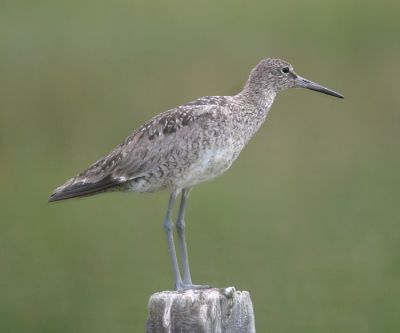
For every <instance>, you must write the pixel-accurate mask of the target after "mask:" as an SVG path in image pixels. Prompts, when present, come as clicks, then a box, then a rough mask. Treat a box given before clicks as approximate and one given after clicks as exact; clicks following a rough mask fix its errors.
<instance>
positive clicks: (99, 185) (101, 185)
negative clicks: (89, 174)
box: [49, 176, 120, 202]
mask: <svg viewBox="0 0 400 333" xmlns="http://www.w3.org/2000/svg"><path fill="white" fill-rule="evenodd" d="M117 185H120V183H119V182H118V181H117V180H115V179H113V178H111V176H107V177H105V178H103V179H101V180H100V181H98V182H95V183H84V182H73V183H72V184H71V185H66V186H61V187H59V188H58V189H56V190H55V191H54V193H53V194H52V195H51V196H50V198H49V202H53V201H60V200H66V199H71V198H76V197H85V196H88V195H93V194H96V193H99V192H104V191H106V190H109V189H111V188H113V187H115V186H117Z"/></svg>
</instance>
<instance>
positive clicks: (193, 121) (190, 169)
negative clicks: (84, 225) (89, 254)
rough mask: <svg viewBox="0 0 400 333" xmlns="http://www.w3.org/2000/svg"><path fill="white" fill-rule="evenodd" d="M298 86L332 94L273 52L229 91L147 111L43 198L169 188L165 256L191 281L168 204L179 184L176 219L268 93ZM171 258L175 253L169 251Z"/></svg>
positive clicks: (254, 124)
mask: <svg viewBox="0 0 400 333" xmlns="http://www.w3.org/2000/svg"><path fill="white" fill-rule="evenodd" d="M295 87H304V88H308V89H312V90H317V91H319V92H323V93H325V94H328V95H332V96H336V97H341V98H343V96H341V95H340V94H338V93H336V92H334V91H332V90H329V89H327V88H324V87H322V86H320V85H317V84H315V83H313V82H310V81H308V80H305V79H303V78H301V77H300V76H298V75H297V74H296V73H295V72H294V71H293V67H292V66H291V65H290V64H289V63H287V62H286V61H283V60H280V59H264V60H262V61H261V62H260V63H259V64H258V65H257V66H256V67H255V68H254V69H253V70H252V72H251V73H250V77H249V79H248V81H247V83H246V85H245V86H244V88H243V90H242V91H241V92H240V93H238V94H237V95H235V96H206V97H201V98H199V99H196V100H194V101H192V102H189V103H187V104H184V105H181V106H178V107H176V108H174V109H171V110H168V111H166V112H164V113H161V114H159V115H157V116H155V117H154V118H153V119H151V120H150V121H149V122H147V123H146V124H144V125H142V126H141V127H139V128H138V129H137V130H136V131H134V132H133V133H132V134H131V135H130V136H128V137H127V138H126V139H125V140H124V141H123V142H122V143H121V144H120V145H119V146H117V147H116V148H114V149H113V150H112V151H111V152H110V153H109V154H108V155H106V156H105V157H103V158H102V159H100V160H99V161H97V162H96V163H94V164H93V165H91V166H90V167H89V168H88V169H86V170H85V171H83V172H82V173H81V174H79V175H78V176H76V177H74V178H72V179H70V180H68V181H67V182H66V183H65V184H64V185H62V186H60V187H59V188H57V189H56V190H55V191H54V193H53V194H52V195H51V197H50V199H49V201H58V200H64V199H69V198H73V197H81V196H87V195H92V194H96V193H100V192H104V191H117V190H121V191H134V192H154V191H159V190H168V191H170V192H171V193H172V195H171V199H170V205H169V208H168V212H167V217H166V219H165V223H164V227H165V228H166V231H167V237H168V242H169V250H170V254H171V257H172V261H173V266H174V274H175V286H176V288H178V289H179V288H184V287H185V286H186V287H188V286H189V287H193V286H192V284H191V279H190V273H189V267H188V263H187V253H186V244H184V238H183V237H184V236H183V234H182V233H181V234H180V233H179V229H178V235H179V237H180V241H181V248H182V256H183V266H184V278H183V282H182V280H181V278H180V273H179V269H178V267H177V262H176V257H175V248H174V246H173V242H172V236H171V223H170V222H171V221H170V220H171V216H170V215H171V214H170V213H171V211H172V206H173V202H174V201H175V198H176V196H177V195H178V194H179V193H180V192H181V191H183V196H182V198H183V199H182V203H181V211H182V214H180V216H181V215H182V216H181V220H179V219H178V225H177V226H178V228H182V229H183V211H184V207H185V202H186V201H185V200H186V197H187V194H188V192H189V190H190V188H192V187H193V186H194V185H196V184H198V183H201V182H204V181H207V180H210V179H212V178H214V177H217V176H219V175H221V174H222V173H223V172H225V171H226V170H227V169H229V167H230V166H231V165H232V163H233V161H234V160H235V159H236V158H237V157H238V155H239V153H240V152H241V150H242V149H243V148H244V146H245V145H246V144H247V142H248V141H249V140H250V138H251V137H252V136H253V135H254V133H255V132H256V131H257V130H258V129H259V127H260V126H261V124H262V123H263V122H264V120H265V118H266V116H267V114H268V111H269V110H270V108H271V106H272V103H273V101H274V98H275V96H276V94H277V93H278V92H280V91H282V90H285V89H288V88H295ZM174 257H175V258H174Z"/></svg>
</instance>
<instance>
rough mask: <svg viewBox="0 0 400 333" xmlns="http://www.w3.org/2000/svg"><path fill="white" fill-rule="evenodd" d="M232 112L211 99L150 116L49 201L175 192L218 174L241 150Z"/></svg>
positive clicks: (230, 105) (226, 101)
mask: <svg viewBox="0 0 400 333" xmlns="http://www.w3.org/2000/svg"><path fill="white" fill-rule="evenodd" d="M237 107H238V106H237V105H235V101H234V98H233V97H229V96H211V97H202V98H199V99H197V100H194V101H192V102H189V103H187V104H185V105H182V106H179V107H177V108H174V109H171V110H168V111H166V112H163V113H161V114H159V115H157V116H155V117H154V118H152V119H151V120H150V121H149V122H147V123H145V124H144V125H142V126H141V127H139V128H138V129H137V130H136V131H134V132H133V133H132V134H131V135H130V136H128V137H127V138H126V139H125V140H124V141H123V142H122V143H121V144H120V145H118V146H117V147H115V148H114V149H113V150H112V151H111V152H110V153H109V154H108V155H106V156H105V157H103V158H102V159H100V160H98V161H97V162H95V163H94V164H92V165H91V166H90V167H89V168H87V169H86V170H85V171H83V172H82V173H80V174H79V175H78V176H76V177H74V178H72V179H70V180H68V181H67V182H66V183H65V184H64V185H62V186H60V187H59V188H57V189H56V190H55V192H54V193H53V195H52V196H51V197H50V201H57V200H63V199H68V198H72V197H79V196H87V195H91V194H96V193H98V192H103V191H113V190H133V191H138V192H151V191H157V190H162V189H176V188H182V187H188V186H192V185H195V184H196V183H199V182H202V181H205V180H208V179H211V178H213V177H215V176H217V175H219V174H220V173H222V172H223V171H225V170H226V169H227V168H229V166H230V165H231V163H232V161H233V160H234V159H235V158H236V156H237V154H238V153H239V152H240V150H241V147H239V146H240V145H239V144H238V142H236V140H235V138H234V135H235V134H234V132H235V128H233V127H234V124H233V122H234V117H233V113H234V112H237V110H235V109H237Z"/></svg>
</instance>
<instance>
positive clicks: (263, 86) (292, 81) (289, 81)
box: [247, 58, 344, 98]
mask: <svg viewBox="0 0 400 333" xmlns="http://www.w3.org/2000/svg"><path fill="white" fill-rule="evenodd" d="M247 86H248V87H249V88H250V89H251V90H253V91H254V92H255V93H261V94H262V93H264V92H265V91H268V92H270V93H278V92H279V91H283V90H286V89H289V88H306V89H310V90H314V91H318V92H320V93H323V94H327V95H331V96H334V97H338V98H344V97H343V95H341V94H339V93H337V92H336V91H333V90H331V89H328V88H325V87H323V86H321V85H319V84H318V83H315V82H312V81H310V80H307V79H305V78H303V77H301V76H299V75H297V74H296V72H295V71H294V70H293V66H292V65H291V64H289V63H288V62H286V61H284V60H281V59H272V58H268V59H263V60H261V61H260V62H259V63H258V65H257V66H256V67H255V68H254V69H253V70H252V71H251V74H250V77H249V80H248V82H247Z"/></svg>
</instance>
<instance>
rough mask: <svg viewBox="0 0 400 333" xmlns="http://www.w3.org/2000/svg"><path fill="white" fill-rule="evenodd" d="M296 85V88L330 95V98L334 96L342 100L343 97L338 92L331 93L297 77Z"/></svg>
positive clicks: (329, 90) (316, 84) (331, 91)
mask: <svg viewBox="0 0 400 333" xmlns="http://www.w3.org/2000/svg"><path fill="white" fill-rule="evenodd" d="M297 85H298V87H301V88H306V89H310V90H314V91H318V92H320V93H323V94H326V95H330V96H334V97H338V98H344V96H343V95H342V94H339V93H338V92H336V91H333V90H331V89H328V88H325V87H323V86H321V85H319V84H318V83H315V82H312V81H310V80H307V79H305V78H303V77H301V76H298V77H297Z"/></svg>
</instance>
